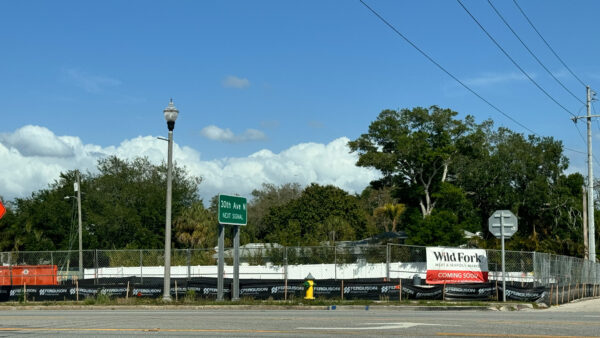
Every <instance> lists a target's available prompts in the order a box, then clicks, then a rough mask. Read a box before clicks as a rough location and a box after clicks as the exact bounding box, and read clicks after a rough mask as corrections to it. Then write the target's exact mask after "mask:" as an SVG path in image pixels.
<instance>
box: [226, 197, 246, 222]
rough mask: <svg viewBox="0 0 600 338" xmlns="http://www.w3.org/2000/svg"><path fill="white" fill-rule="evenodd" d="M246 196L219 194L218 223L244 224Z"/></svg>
mask: <svg viewBox="0 0 600 338" xmlns="http://www.w3.org/2000/svg"><path fill="white" fill-rule="evenodd" d="M247 223H248V212H247V210H246V198H244V197H240V196H229V195H221V194H219V224H230V225H246V224H247Z"/></svg>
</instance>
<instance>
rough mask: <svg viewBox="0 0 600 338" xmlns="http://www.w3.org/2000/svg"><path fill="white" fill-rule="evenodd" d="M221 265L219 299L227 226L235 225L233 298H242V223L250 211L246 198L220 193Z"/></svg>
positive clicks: (221, 298)
mask: <svg viewBox="0 0 600 338" xmlns="http://www.w3.org/2000/svg"><path fill="white" fill-rule="evenodd" d="M218 214H219V217H218V218H219V267H218V280H217V300H223V284H224V283H223V272H224V265H225V257H224V254H225V229H224V228H225V227H224V225H226V224H227V225H233V226H234V229H233V233H234V237H233V285H232V290H231V300H233V301H237V300H239V299H240V225H246V224H247V222H248V221H247V219H248V211H247V209H246V198H244V197H240V196H230V195H222V194H219V205H218Z"/></svg>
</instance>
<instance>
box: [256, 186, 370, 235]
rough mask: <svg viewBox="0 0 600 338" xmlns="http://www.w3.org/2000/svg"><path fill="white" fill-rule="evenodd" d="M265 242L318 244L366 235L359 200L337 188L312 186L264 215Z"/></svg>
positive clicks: (363, 216)
mask: <svg viewBox="0 0 600 338" xmlns="http://www.w3.org/2000/svg"><path fill="white" fill-rule="evenodd" d="M264 223H265V226H266V228H267V229H268V231H269V234H268V235H267V237H266V239H267V240H268V241H270V242H275V243H279V244H282V245H318V244H320V243H321V242H323V241H327V240H328V239H329V238H330V236H331V235H330V232H331V231H333V229H336V231H339V235H338V234H336V238H340V239H347V240H353V239H356V238H362V236H364V234H365V233H366V216H365V212H364V210H362V209H361V208H360V204H359V201H358V198H357V197H355V196H351V195H349V194H348V193H347V192H345V191H343V190H342V189H340V188H337V187H334V186H331V185H328V186H321V185H318V184H314V183H313V184H311V185H310V186H308V187H306V189H304V191H303V192H302V194H301V195H300V197H299V198H297V199H294V200H291V201H289V202H288V203H287V204H285V205H283V206H278V207H273V208H271V209H270V211H269V214H268V215H266V216H265V218H264Z"/></svg>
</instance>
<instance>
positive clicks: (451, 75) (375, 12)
mask: <svg viewBox="0 0 600 338" xmlns="http://www.w3.org/2000/svg"><path fill="white" fill-rule="evenodd" d="M359 1H360V3H361V4H363V6H365V7H366V8H367V9H368V10H369V11H371V13H373V15H375V16H376V17H377V18H378V19H379V20H380V21H381V22H383V23H384V24H385V25H386V26H388V27H389V28H390V29H391V30H392V31H393V32H394V33H396V34H397V35H398V36H400V37H401V38H402V39H403V40H404V41H406V42H407V43H408V44H409V45H411V46H412V47H413V48H414V49H416V50H417V51H418V52H419V53H421V55H423V56H424V57H425V58H426V59H427V60H429V61H430V62H431V63H433V64H434V65H436V66H437V67H438V68H439V69H440V70H442V71H443V72H444V73H446V75H448V76H450V77H451V78H452V79H453V80H454V81H456V82H458V83H459V84H460V85H461V86H463V87H464V88H465V89H466V90H468V91H469V92H471V93H472V94H473V95H475V96H477V97H478V98H479V99H480V100H482V101H483V102H485V103H487V104H488V105H489V106H490V107H492V108H493V109H494V110H495V111H497V112H499V113H500V114H502V115H503V116H504V117H506V118H508V119H509V120H511V121H513V122H514V123H516V124H517V125H519V126H520V127H521V128H523V129H525V130H527V131H529V132H530V133H532V134H533V135H536V136H538V137H541V136H540V134H538V133H536V132H535V131H533V130H532V129H530V128H528V127H527V126H525V125H524V124H522V123H521V122H519V121H517V120H515V119H514V118H513V117H512V116H510V115H508V114H507V113H505V112H504V111H502V110H501V109H500V108H498V107H496V106H495V105H494V104H492V103H491V102H490V101H488V100H487V99H485V98H484V97H483V96H481V95H480V94H479V93H477V92H476V91H475V90H473V89H471V87H469V86H468V85H467V84H465V83H464V82H462V81H461V80H460V79H458V78H457V77H456V76H454V75H453V74H452V73H450V71H448V70H447V69H446V68H444V67H443V66H442V65H441V64H439V63H438V62H437V61H435V60H434V59H433V58H432V57H431V56H429V55H428V54H427V53H425V51H423V50H422V49H421V48H419V47H418V46H417V45H416V44H415V43H414V42H412V41H411V40H410V39H408V38H407V37H406V36H404V34H402V33H401V32H400V31H399V30H398V29H396V27H394V25H392V24H391V23H389V22H388V21H387V20H386V19H385V18H384V17H382V16H381V15H380V14H379V13H378V12H377V11H375V10H374V9H373V8H371V7H370V6H369V5H367V4H366V3H365V2H364V1H363V0H359ZM563 149H565V150H568V151H571V152H574V153H579V154H586V152H583V151H580V150H576V149H573V148H567V147H563Z"/></svg>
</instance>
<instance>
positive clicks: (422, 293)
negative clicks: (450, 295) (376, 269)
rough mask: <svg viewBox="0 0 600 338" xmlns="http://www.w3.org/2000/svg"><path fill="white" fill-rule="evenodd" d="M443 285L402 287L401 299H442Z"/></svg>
mask: <svg viewBox="0 0 600 338" xmlns="http://www.w3.org/2000/svg"><path fill="white" fill-rule="evenodd" d="M443 291H444V286H443V285H439V284H437V285H433V286H420V285H404V284H403V285H402V298H403V299H428V300H438V299H442V298H443Z"/></svg>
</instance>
